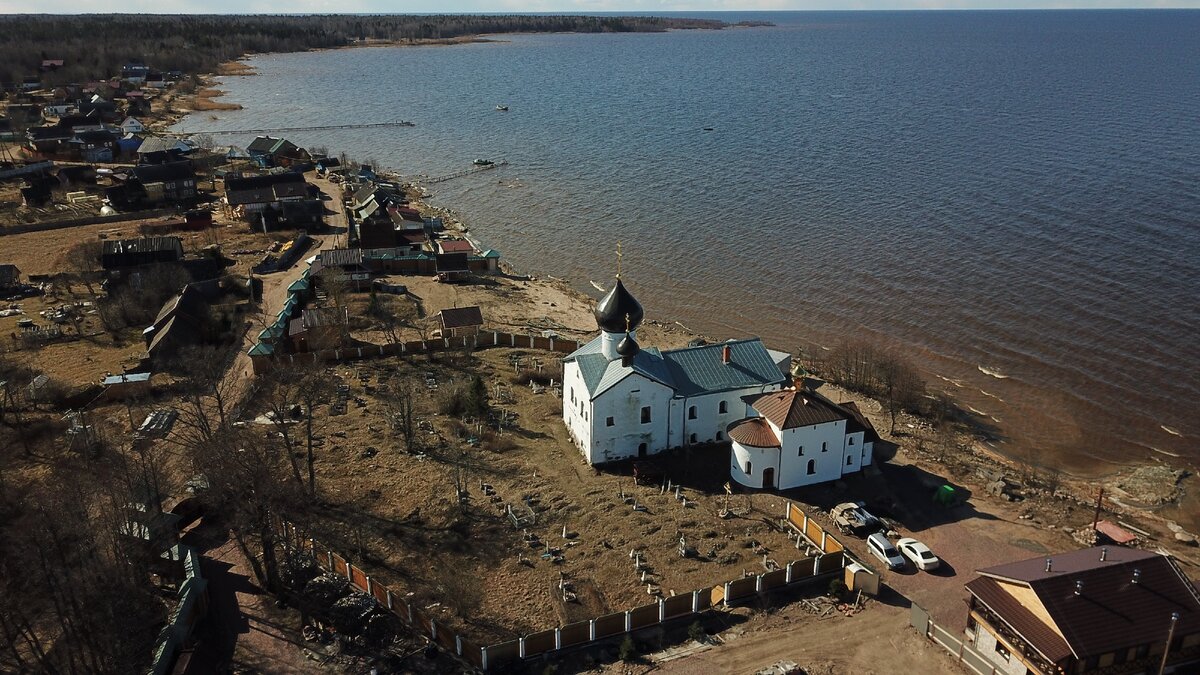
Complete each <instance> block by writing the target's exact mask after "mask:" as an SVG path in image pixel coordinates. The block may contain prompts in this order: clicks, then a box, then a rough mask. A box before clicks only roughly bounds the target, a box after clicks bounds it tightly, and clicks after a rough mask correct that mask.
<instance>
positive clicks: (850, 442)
mask: <svg viewBox="0 0 1200 675" xmlns="http://www.w3.org/2000/svg"><path fill="white" fill-rule="evenodd" d="M846 445H854V437H853V436H851V437H850V440H848V441H846Z"/></svg>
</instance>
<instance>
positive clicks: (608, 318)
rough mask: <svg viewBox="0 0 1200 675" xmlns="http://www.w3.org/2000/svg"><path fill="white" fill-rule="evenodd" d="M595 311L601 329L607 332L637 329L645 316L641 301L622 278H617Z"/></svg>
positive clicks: (623, 331)
mask: <svg viewBox="0 0 1200 675" xmlns="http://www.w3.org/2000/svg"><path fill="white" fill-rule="evenodd" d="M593 311H594V313H595V315H596V324H597V325H599V326H600V330H602V331H604V332H606V333H625V332H627V331H633V330H637V327H638V326H640V325H641V324H642V318H643V317H644V316H645V312H644V311H643V310H642V305H641V303H639V302H638V301H637V299H636V298H634V297H633V294H632V293H630V292H629V291H628V290H626V289H625V284H623V283H621V280H620V279H617V283H616V284H614V285H613V287H612V290H610V291H609V292H608V295H605V296H604V297H603V298H601V299H600V302H599V303H597V304H596V309H595V310H593ZM626 317H628V323H626Z"/></svg>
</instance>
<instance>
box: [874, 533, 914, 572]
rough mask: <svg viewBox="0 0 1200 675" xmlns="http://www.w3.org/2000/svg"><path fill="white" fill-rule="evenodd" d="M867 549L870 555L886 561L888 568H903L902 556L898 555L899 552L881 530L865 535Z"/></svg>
mask: <svg viewBox="0 0 1200 675" xmlns="http://www.w3.org/2000/svg"><path fill="white" fill-rule="evenodd" d="M867 550H869V551H870V552H871V555H873V556H875V557H876V558H879V559H880V560H881V561H883V562H885V563H887V566H888V567H889V568H891V569H893V570H899V569H904V565H905V560H904V556H902V555H900V552H899V551H897V550H896V547H895V546H892V542H890V541H888V538H887V537H885V536H883V533H882V532H876V533H875V534H872V535H871V536H869V537H867Z"/></svg>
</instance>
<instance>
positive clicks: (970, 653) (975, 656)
mask: <svg viewBox="0 0 1200 675" xmlns="http://www.w3.org/2000/svg"><path fill="white" fill-rule="evenodd" d="M909 624H910V625H911V626H912V627H913V628H916V629H917V630H918V631H920V632H921V634H922V635H924V636H925V637H927V638H929V639H930V640H932V641H933V642H934V643H936V644H938V645H940V646H941V647H942V648H943V649H945V650H946V651H948V652H950V655H951V656H953V657H954V658H955V660H957V661H958V662H959V663H961V664H963V665H965V666H966V667H967V668H968V669H970V672H972V673H975V674H976V675H996V673H997V672H998V671H997V666H996V665H995V664H994V663H992V662H991V661H989V660H988V659H987V657H985V656H984V655H983V654H981V653H980V652H979V651H978V650H976V649H975V646H974V645H972V644H971V643H969V642H967V641H966V640H964V639H963V638H962V636H959V635H955V634H954V633H951V632H950V631H948V630H946V629H945V628H943V627H941V626H939V625H937V624H936V623H934V621H933V617H931V616H929V612H926V611H925V610H924V609H922V608H921V607H920V606H919V605H917V604H916V603H913V606H912V609H911V611H910V613H909Z"/></svg>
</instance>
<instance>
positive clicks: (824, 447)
mask: <svg viewBox="0 0 1200 675" xmlns="http://www.w3.org/2000/svg"><path fill="white" fill-rule="evenodd" d="M827 450H829V444H828V443H826V442H825V441H821V452H825V451H827Z"/></svg>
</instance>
